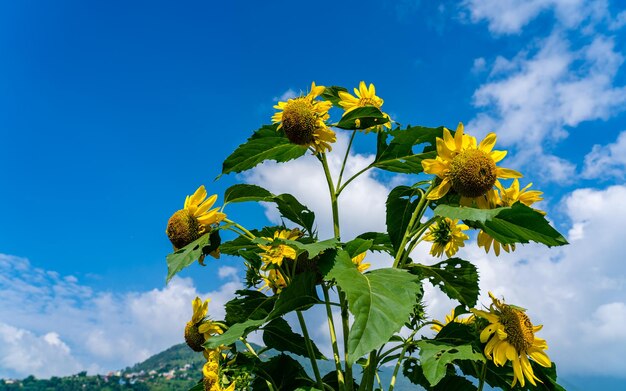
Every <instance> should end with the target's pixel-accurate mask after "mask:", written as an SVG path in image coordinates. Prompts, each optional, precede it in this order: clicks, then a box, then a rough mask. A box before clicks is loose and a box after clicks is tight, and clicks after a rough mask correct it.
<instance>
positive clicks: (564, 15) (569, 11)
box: [463, 0, 608, 34]
mask: <svg viewBox="0 0 626 391" xmlns="http://www.w3.org/2000/svg"><path fill="white" fill-rule="evenodd" d="M463 7H464V8H465V9H466V10H467V11H468V12H469V18H470V19H471V21H472V22H474V23H479V22H482V21H486V22H487V24H488V27H489V31H491V32H492V33H495V34H516V33H520V32H521V30H522V29H523V27H524V26H526V25H527V24H528V23H530V22H531V21H532V20H533V19H535V18H537V17H538V16H540V15H541V14H543V13H546V12H552V13H553V14H554V17H555V19H556V21H557V23H558V25H559V26H561V27H564V28H577V27H580V26H581V24H584V22H588V23H590V24H593V23H596V22H598V21H600V20H603V19H605V18H607V17H608V4H607V1H604V0H595V1H587V0H465V1H464V2H463Z"/></svg>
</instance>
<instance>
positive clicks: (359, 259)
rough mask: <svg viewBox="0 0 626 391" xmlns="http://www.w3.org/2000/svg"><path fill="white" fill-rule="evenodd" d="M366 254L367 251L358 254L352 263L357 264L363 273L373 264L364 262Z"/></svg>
mask: <svg viewBox="0 0 626 391" xmlns="http://www.w3.org/2000/svg"><path fill="white" fill-rule="evenodd" d="M366 254H367V252H362V253H361V254H359V255H357V256H356V257H354V258H352V263H354V264H355V265H356V268H357V269H358V270H359V271H360V272H361V273H363V272H364V271H366V270H367V269H369V267H370V266H372V264H371V263H363V260H364V259H365V255H366Z"/></svg>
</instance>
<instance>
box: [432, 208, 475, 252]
mask: <svg viewBox="0 0 626 391" xmlns="http://www.w3.org/2000/svg"><path fill="white" fill-rule="evenodd" d="M458 222H459V220H458V219H456V220H452V219H449V218H447V217H446V218H445V219H444V220H441V221H439V222H435V223H433V224H432V225H431V226H430V227H429V228H428V233H427V234H426V235H425V236H424V240H426V241H428V242H433V246H432V247H431V249H430V254H431V255H433V256H435V257H440V256H441V255H443V253H444V252H445V253H446V255H447V256H448V258H449V257H451V256H453V255H454V254H456V253H457V251H459V247H464V246H465V243H464V242H465V241H466V240H467V239H469V236H467V235H466V234H464V233H463V231H466V230H468V229H469V227H468V226H467V225H465V224H458Z"/></svg>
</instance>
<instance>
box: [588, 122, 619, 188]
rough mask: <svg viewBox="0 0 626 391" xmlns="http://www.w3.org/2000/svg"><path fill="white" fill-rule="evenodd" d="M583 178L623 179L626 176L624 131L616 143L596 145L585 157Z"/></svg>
mask: <svg viewBox="0 0 626 391" xmlns="http://www.w3.org/2000/svg"><path fill="white" fill-rule="evenodd" d="M582 174H583V177H585V178H599V179H609V178H617V179H623V178H624V175H625V174H626V131H622V132H621V133H620V134H619V136H617V140H616V141H615V142H614V143H611V144H607V145H604V146H602V145H597V144H596V145H594V146H593V148H592V149H591V152H589V153H588V154H587V155H586V156H585V167H584V169H583V173H582Z"/></svg>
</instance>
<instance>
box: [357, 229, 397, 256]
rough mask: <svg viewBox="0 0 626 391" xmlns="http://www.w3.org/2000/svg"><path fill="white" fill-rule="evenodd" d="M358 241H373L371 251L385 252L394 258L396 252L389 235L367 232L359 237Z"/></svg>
mask: <svg viewBox="0 0 626 391" xmlns="http://www.w3.org/2000/svg"><path fill="white" fill-rule="evenodd" d="M357 238H358V239H365V240H372V241H373V243H372V247H371V248H370V250H371V251H383V252H386V253H389V254H391V255H392V256H393V254H394V250H393V245H392V244H391V239H390V238H389V234H387V233H382V232H366V233H364V234H361V235H359V236H357Z"/></svg>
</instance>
